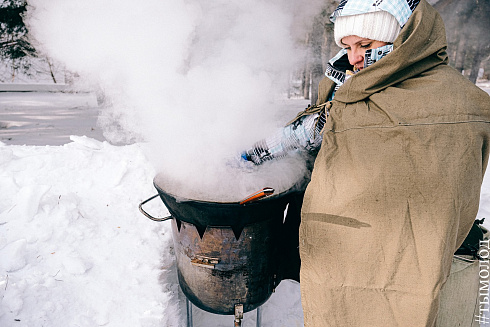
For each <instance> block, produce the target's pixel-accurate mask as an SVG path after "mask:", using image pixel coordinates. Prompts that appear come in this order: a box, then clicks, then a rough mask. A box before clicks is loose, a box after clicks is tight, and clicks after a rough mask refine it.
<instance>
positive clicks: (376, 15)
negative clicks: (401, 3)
mask: <svg viewBox="0 0 490 327" xmlns="http://www.w3.org/2000/svg"><path fill="white" fill-rule="evenodd" d="M400 30H401V27H400V24H399V23H398V21H397V20H396V18H395V17H394V16H393V15H391V14H390V13H388V12H387V11H384V10H379V11H374V12H368V13H365V14H360V15H349V16H340V17H337V18H336V19H335V24H334V38H335V43H337V45H338V46H339V47H341V48H343V47H344V46H343V45H342V43H341V40H342V38H344V37H346V36H350V35H357V36H359V37H362V38H368V39H371V40H376V41H383V42H387V43H393V41H395V39H396V37H397V36H398V34H399V33H400Z"/></svg>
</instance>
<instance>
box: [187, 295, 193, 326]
mask: <svg viewBox="0 0 490 327" xmlns="http://www.w3.org/2000/svg"><path fill="white" fill-rule="evenodd" d="M185 308H186V311H187V327H193V326H194V324H193V322H192V303H191V301H189V299H188V298H187V297H186V298H185Z"/></svg>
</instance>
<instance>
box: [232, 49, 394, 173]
mask: <svg viewBox="0 0 490 327" xmlns="http://www.w3.org/2000/svg"><path fill="white" fill-rule="evenodd" d="M392 49H393V44H387V45H382V46H381V47H378V48H376V49H367V50H366V52H365V55H364V65H362V66H360V65H359V66H358V68H356V67H355V66H353V65H351V64H350V63H349V59H348V55H347V51H348V48H343V49H342V50H341V51H340V52H339V53H338V54H337V55H336V56H335V57H333V58H332V59H331V60H330V61H329V62H328V65H327V69H326V71H325V75H326V76H327V77H328V78H329V79H331V80H332V81H334V82H335V83H336V87H335V90H337V89H338V88H339V87H340V86H341V85H342V84H343V83H344V82H345V81H346V80H347V79H348V78H349V77H350V76H353V75H354V74H356V73H357V72H359V71H360V70H361V69H363V68H366V67H368V66H370V65H372V64H374V63H375V62H377V61H379V60H380V59H382V58H383V57H385V56H386V55H387V54H389V53H390V52H391V51H392ZM335 90H334V92H333V93H332V95H331V96H330V98H329V99H328V101H331V100H332V99H333V97H334V96H335ZM328 109H329V103H328V102H326V103H322V104H318V105H315V106H309V107H308V108H306V109H305V110H304V111H302V112H300V113H299V114H298V115H297V116H296V118H294V119H293V120H292V121H290V122H289V123H288V124H287V125H286V126H285V127H284V128H282V129H279V130H277V131H276V132H275V133H274V134H272V135H271V136H269V137H268V138H265V139H262V140H260V141H258V142H256V143H255V144H254V145H253V146H252V147H251V148H250V149H248V150H246V151H244V152H243V153H242V154H241V159H242V160H245V161H249V162H252V163H254V164H255V165H260V164H262V163H264V162H265V161H268V160H273V159H279V158H283V157H285V156H287V154H288V153H291V152H293V151H305V152H307V153H309V154H312V155H314V154H315V153H316V152H317V151H318V150H319V149H320V145H321V143H322V135H321V134H322V133H321V132H322V129H323V126H324V125H325V122H326V119H327V117H328Z"/></svg>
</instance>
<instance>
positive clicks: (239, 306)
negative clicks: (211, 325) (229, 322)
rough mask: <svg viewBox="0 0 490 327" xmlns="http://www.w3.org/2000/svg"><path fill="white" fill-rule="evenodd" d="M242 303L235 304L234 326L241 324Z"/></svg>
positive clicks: (239, 326)
mask: <svg viewBox="0 0 490 327" xmlns="http://www.w3.org/2000/svg"><path fill="white" fill-rule="evenodd" d="M242 319H243V304H235V325H234V326H235V327H241V326H242Z"/></svg>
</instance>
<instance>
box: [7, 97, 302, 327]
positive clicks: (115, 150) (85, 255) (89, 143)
mask: <svg viewBox="0 0 490 327" xmlns="http://www.w3.org/2000/svg"><path fill="white" fill-rule="evenodd" d="M288 103H289V105H290V108H292V109H291V110H294V111H298V110H301V109H303V108H304V105H305V103H306V101H305V100H290V102H288ZM297 106H299V107H297ZM97 112H98V108H97V102H96V99H95V95H94V94H91V93H83V94H76V93H75V94H70V93H66V94H65V93H45V92H33V93H0V122H1V123H2V128H1V129H0V140H1V142H2V143H0V194H1V195H2V197H1V198H0V326H2V327H3V326H5V327H9V326H22V327H24V326H25V327H31V326H83V327H92V326H118V327H120V326H175V327H180V326H185V324H186V315H185V313H186V311H185V301H184V297H183V295H182V293H181V291H180V290H179V287H178V282H177V273H176V267H175V259H174V256H173V254H172V246H173V244H172V237H171V233H170V223H169V222H166V223H165V222H164V223H157V222H153V221H150V220H148V219H147V218H145V217H144V216H143V215H142V214H141V213H140V212H139V211H138V204H139V203H140V202H141V201H143V200H144V199H146V198H148V197H150V196H152V195H153V194H155V193H156V191H155V189H154V188H153V184H152V180H153V177H154V176H155V171H154V169H153V168H152V167H151V165H150V163H149V161H148V160H147V158H145V156H144V154H143V151H142V149H143V147H144V146H145V145H144V144H131V145H120V146H116V145H111V144H109V143H108V142H106V141H104V138H103V135H102V133H101V132H100V131H99V130H98V128H97V124H96V116H97ZM70 134H75V135H76V134H78V135H87V136H71V137H70ZM24 144H26V145H24ZM145 208H146V210H148V211H150V212H152V213H153V214H155V215H165V214H167V211H166V209H165V207H164V206H163V204H162V203H161V202H160V201H152V202H150V203H148V204H147V205H146V206H145ZM193 316H194V326H196V327H199V326H204V327H211V326H212V327H215V326H231V325H232V324H233V317H232V316H220V315H214V314H210V313H207V312H204V311H202V310H199V309H197V308H196V307H194V308H193ZM255 316H256V315H255V311H253V312H250V313H246V314H245V319H244V321H243V326H245V327H248V326H255ZM262 323H263V325H264V326H302V325H303V317H302V310H301V302H300V294H299V284H297V283H295V282H293V281H283V282H281V284H280V285H279V287H278V288H277V290H276V292H275V293H274V294H273V295H272V297H271V298H270V300H269V301H268V302H267V303H266V304H264V305H263V307H262Z"/></svg>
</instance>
